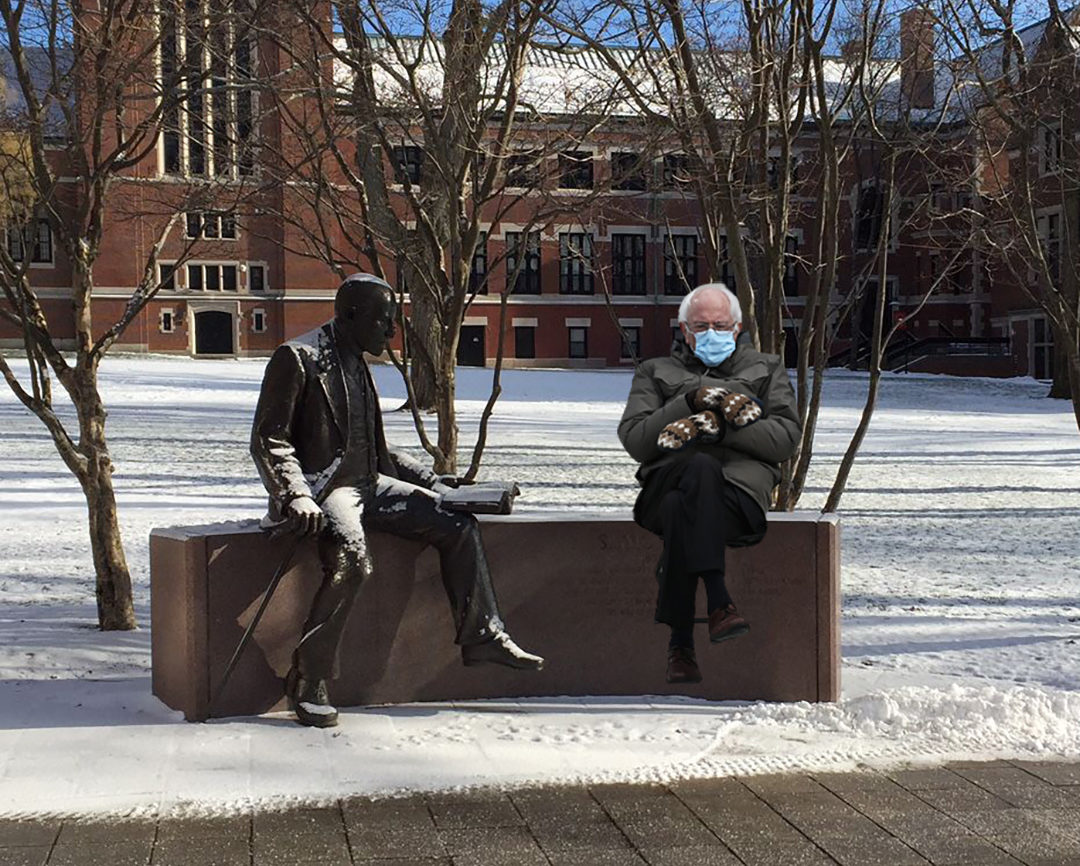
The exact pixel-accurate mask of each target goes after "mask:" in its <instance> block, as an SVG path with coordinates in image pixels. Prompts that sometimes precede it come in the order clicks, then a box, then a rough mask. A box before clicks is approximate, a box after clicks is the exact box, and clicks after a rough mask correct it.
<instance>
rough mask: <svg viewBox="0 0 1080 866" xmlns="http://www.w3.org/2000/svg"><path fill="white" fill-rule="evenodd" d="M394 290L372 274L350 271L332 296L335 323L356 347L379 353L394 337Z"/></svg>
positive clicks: (370, 352)
mask: <svg viewBox="0 0 1080 866" xmlns="http://www.w3.org/2000/svg"><path fill="white" fill-rule="evenodd" d="M396 307H397V304H396V302H395V300H394V290H393V289H391V288H390V286H389V284H388V283H387V282H386V281H385V280H381V279H379V278H378V277H376V276H373V275H372V274H353V275H352V276H350V277H346V278H345V282H343V283H342V284H341V286H340V287H339V288H338V290H337V295H336V297H335V298H334V325H335V326H336V327H337V329H338V330H339V331H341V332H343V333H344V334H345V335H346V336H347V337H348V338H349V339H350V340H351V341H352V342H354V343H355V344H356V345H357V347H358V348H360V349H362V350H363V351H365V352H367V353H369V354H371V355H378V354H381V353H382V351H383V350H384V349H385V348H386V344H387V342H388V341H389V340H390V338H391V337H393V336H394V314H395V312H396Z"/></svg>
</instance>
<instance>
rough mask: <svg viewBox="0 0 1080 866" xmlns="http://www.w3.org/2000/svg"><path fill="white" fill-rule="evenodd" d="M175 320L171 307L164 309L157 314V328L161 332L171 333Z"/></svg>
mask: <svg viewBox="0 0 1080 866" xmlns="http://www.w3.org/2000/svg"><path fill="white" fill-rule="evenodd" d="M174 325H175V322H174V321H173V311H172V310H171V309H164V310H162V311H161V313H160V314H159V315H158V330H159V331H161V333H163V334H171V333H172V332H173V329H174Z"/></svg>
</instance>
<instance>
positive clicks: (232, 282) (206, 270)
mask: <svg viewBox="0 0 1080 866" xmlns="http://www.w3.org/2000/svg"><path fill="white" fill-rule="evenodd" d="M236 274H237V266H236V265H224V264H222V265H210V264H194V263H193V264H189V265H188V266H187V287H188V290H189V291H192V292H201V291H207V292H220V291H226V292H235V291H236V289H237V279H236Z"/></svg>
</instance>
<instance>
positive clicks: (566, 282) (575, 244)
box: [559, 232, 593, 295]
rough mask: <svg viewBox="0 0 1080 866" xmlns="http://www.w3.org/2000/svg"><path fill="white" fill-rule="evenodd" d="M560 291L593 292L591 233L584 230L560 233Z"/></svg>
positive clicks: (567, 292) (583, 293)
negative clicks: (583, 231)
mask: <svg viewBox="0 0 1080 866" xmlns="http://www.w3.org/2000/svg"><path fill="white" fill-rule="evenodd" d="M559 291H560V292H561V293H562V294H564V295H591V294H592V293H593V272H592V237H591V236H590V235H588V234H585V233H582V232H569V233H566V234H561V235H559Z"/></svg>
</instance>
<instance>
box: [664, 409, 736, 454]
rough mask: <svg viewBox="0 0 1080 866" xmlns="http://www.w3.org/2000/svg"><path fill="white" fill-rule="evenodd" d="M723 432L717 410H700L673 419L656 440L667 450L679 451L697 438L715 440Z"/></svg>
mask: <svg viewBox="0 0 1080 866" xmlns="http://www.w3.org/2000/svg"><path fill="white" fill-rule="evenodd" d="M721 432H722V428H721V427H720V419H719V418H718V417H717V415H716V413H715V412H698V413H697V414H696V415H691V416H690V417H688V418H680V419H679V420H678V421H672V422H671V423H670V424H668V425H667V427H665V428H664V429H663V430H661V431H660V436H659V437H658V438H657V440H656V444H657V445H659V446H660V447H661V448H663V449H664V450H666V451H678V450H679V449H680V448H682V447H683V446H684V445H686V444H687V443H689V442H693V441H695V440H697V439H701V440H703V441H712V440H715V438H716V437H718V436H719V435H720V434H721Z"/></svg>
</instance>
